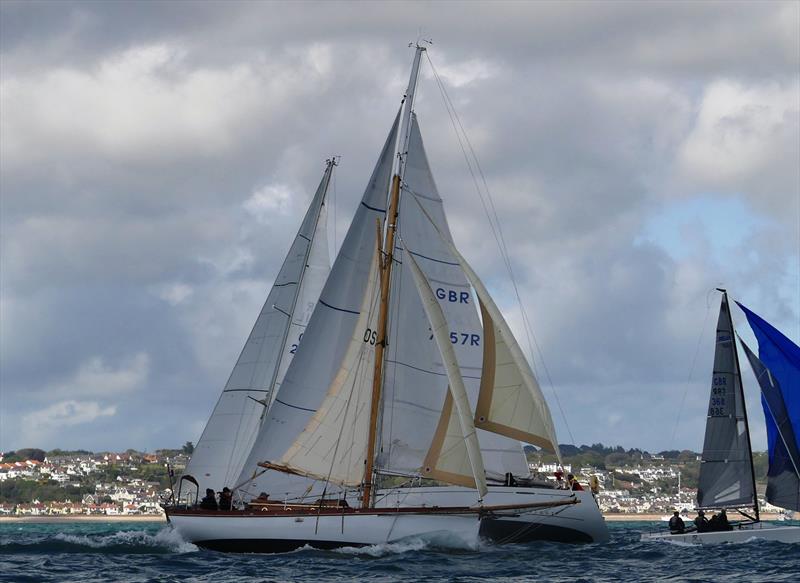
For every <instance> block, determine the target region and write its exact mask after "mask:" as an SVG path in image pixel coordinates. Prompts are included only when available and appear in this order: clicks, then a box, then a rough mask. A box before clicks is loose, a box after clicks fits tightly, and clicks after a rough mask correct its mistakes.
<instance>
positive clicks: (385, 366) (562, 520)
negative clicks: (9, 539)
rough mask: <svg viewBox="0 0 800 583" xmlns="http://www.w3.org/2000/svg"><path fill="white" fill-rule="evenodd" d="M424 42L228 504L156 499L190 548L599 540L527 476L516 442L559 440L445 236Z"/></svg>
mask: <svg viewBox="0 0 800 583" xmlns="http://www.w3.org/2000/svg"><path fill="white" fill-rule="evenodd" d="M424 51H425V49H424V48H423V47H419V46H417V47H416V52H415V56H414V61H413V65H412V71H411V77H410V80H409V84H408V89H407V91H406V94H405V95H404V98H403V102H402V104H401V107H400V111H399V113H398V115H397V118H396V119H395V122H394V124H393V126H392V129H391V131H390V132H389V136H388V138H387V140H386V143H385V145H384V147H383V150H382V152H381V154H380V156H379V159H378V162H377V164H376V166H375V169H374V171H373V173H372V177H371V178H370V180H369V183H368V185H367V188H366V191H365V193H364V196H363V197H362V200H361V202H360V204H359V206H358V209H357V211H356V213H355V216H354V218H353V221H352V223H351V226H350V228H349V230H348V233H347V236H346V237H345V239H344V241H343V243H342V247H341V249H340V250H339V253H338V254H337V257H336V259H335V262H334V265H333V267H332V269H331V271H330V275H329V276H328V278H327V281H326V282H325V285H324V287H323V289H322V291H321V293H320V294H319V298H318V300H317V301H316V306H315V307H314V311H313V314H312V315H311V318H310V320H309V321H308V325H307V328H306V330H305V334H304V336H303V341H302V343H300V345H299V347H298V348H297V350H296V353H295V354H294V355H293V359H292V360H291V363H290V364H289V365H288V368H287V369H286V372H285V375H284V377H283V379H282V383H281V385H280V387H279V389H276V391H275V396H274V398H273V399H272V401H271V402H267V403H265V405H266V406H267V408H266V414H265V416H264V419H263V422H261V423H260V426H259V428H258V432H257V435H256V436H255V438H254V440H253V443H252V446H251V447H250V448H249V452H248V453H247V454H246V459H245V460H244V462H243V463H242V465H241V473H240V475H239V476H238V478H237V479H235V480H231V479H230V476H231V475H232V474H231V473H230V472H229V473H228V474H227V476H228V478H227V479H228V483H227V485H228V486H231V487H233V488H234V490H235V492H236V496H235V498H236V504H235V507H234V508H233V509H232V510H229V511H227V510H226V511H207V510H202V509H200V508H197V507H196V506H190V505H181V504H178V505H174V506H171V507H168V508H167V509H166V511H167V516H168V518H169V520H170V522H171V523H172V524H173V525H174V527H175V528H176V529H178V531H179V532H180V533H181V534H182V535H183V536H184V537H185V538H186V539H187V540H190V541H192V542H194V543H195V544H198V545H200V546H203V547H208V548H213V549H219V550H226V551H241V552H244V551H249V552H254V551H256V552H278V551H287V550H292V549H295V548H298V547H301V546H304V545H311V546H314V547H319V548H332V547H338V546H352V545H371V544H380V543H387V542H395V541H399V540H402V539H406V538H409V537H415V538H424V539H432V540H447V541H452V540H453V539H458V540H460V541H464V542H467V543H472V544H474V543H475V542H477V541H478V539H479V538H485V539H489V540H492V541H496V542H525V541H531V540H554V541H568V542H592V541H604V540H607V538H608V531H607V528H606V525H605V522H604V520H603V518H602V516H601V514H600V512H599V509H598V507H597V505H596V504H595V502H594V499H593V498H592V496H591V494H590V493H589V492H583V491H580V492H571V491H566V490H557V489H553V488H550V487H543V486H542V485H535V484H533V483H532V481H531V480H530V478H529V476H530V474H529V470H528V467H527V463H526V459H525V455H524V453H523V451H522V448H521V445H520V440H522V441H525V442H528V443H532V444H535V445H537V446H540V447H543V448H546V449H549V450H551V451H554V452H556V454H558V441H557V439H556V435H555V430H554V427H553V422H552V419H551V417H550V411H549V409H548V407H547V404H546V402H545V400H544V398H543V396H542V393H541V390H540V389H539V385H538V383H537V381H536V378H535V376H534V375H533V372H532V371H531V369H530V366H529V365H528V363H527V361H526V360H525V358H524V356H523V354H522V351H521V349H520V347H519V346H518V344H517V342H516V340H515V339H514V336H513V334H512V333H511V330H510V328H509V327H508V325H507V323H506V322H505V320H504V318H503V316H502V314H501V313H500V311H499V309H498V308H497V306H496V304H495V303H494V301H493V300H492V298H491V296H490V295H489V293H488V291H487V289H486V287H485V286H484V285H483V283H482V282H481V281H480V279H479V278H478V276H477V275H476V273H475V272H474V271H473V270H472V268H471V267H470V266H469V265H468V264H467V262H466V260H465V259H464V258H463V257H462V256H461V254H460V253H459V252H458V251H457V250H456V248H455V246H454V244H453V241H452V238H451V236H450V232H449V228H448V226H447V220H446V218H445V214H444V208H443V203H442V199H441V198H440V197H439V194H438V190H437V188H436V185H435V183H434V181H433V177H432V174H431V170H430V167H429V165H428V161H427V157H426V155H425V150H424V146H423V143H422V137H421V134H420V129H419V124H418V122H417V119H416V115H415V114H414V112H413V103H414V95H415V90H416V84H417V77H418V74H419V67H420V59H421V56H422V54H423V52H424ZM387 199H388V200H387ZM472 290H474V293H475V295H473V293H472ZM476 296H477V300H478V301H477V306H476V304H475V297H476ZM478 308H479V309H480V317H479V311H478ZM200 486H201V487H206V486H205V485H204V484H203V480H202V476H201V477H200ZM261 492H266V493H269V496H270V501H267V502H265V501H263V500H258V499H257V498H256V496H257V495H258V494H259V493H261Z"/></svg>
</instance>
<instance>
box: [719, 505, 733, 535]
mask: <svg viewBox="0 0 800 583" xmlns="http://www.w3.org/2000/svg"><path fill="white" fill-rule="evenodd" d="M717 529H718V530H733V527H732V526H731V523H730V522H728V513H727V512H725V510H724V509H722V510H720V511H719V521H718V522H717Z"/></svg>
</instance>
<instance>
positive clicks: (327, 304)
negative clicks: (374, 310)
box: [319, 298, 361, 316]
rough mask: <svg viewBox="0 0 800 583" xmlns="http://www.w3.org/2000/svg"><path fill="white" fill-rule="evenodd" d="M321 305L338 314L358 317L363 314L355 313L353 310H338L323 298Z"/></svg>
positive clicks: (320, 301)
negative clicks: (342, 313) (344, 313)
mask: <svg viewBox="0 0 800 583" xmlns="http://www.w3.org/2000/svg"><path fill="white" fill-rule="evenodd" d="M319 303H320V304H322V305H323V306H325V307H326V308H330V309H331V310H336V311H337V312H346V313H348V314H355V315H356V316H358V315H359V314H360V313H361V312H355V311H353V310H347V309H345V308H337V307H336V306H332V305H330V304H329V303H327V302H325V301H324V300H322V299H321V298H320V300H319Z"/></svg>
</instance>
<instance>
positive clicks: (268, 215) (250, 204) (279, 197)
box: [242, 184, 292, 224]
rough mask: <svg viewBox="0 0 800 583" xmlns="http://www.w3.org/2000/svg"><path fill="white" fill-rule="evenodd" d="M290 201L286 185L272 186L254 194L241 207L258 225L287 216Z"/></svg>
mask: <svg viewBox="0 0 800 583" xmlns="http://www.w3.org/2000/svg"><path fill="white" fill-rule="evenodd" d="M291 200H292V196H291V191H290V190H289V188H288V187H287V186H286V185H284V184H274V185H268V186H265V187H263V188H261V189H259V190H257V191H256V192H254V193H253V194H252V196H251V197H250V198H248V199H247V200H246V201H244V203H243V204H242V207H244V210H246V211H247V212H248V213H250V214H251V215H253V216H254V217H255V218H256V220H257V221H258V222H259V223H264V224H266V223H271V222H274V221H277V220H280V219H281V217H286V216H288V215H289V205H290V203H291Z"/></svg>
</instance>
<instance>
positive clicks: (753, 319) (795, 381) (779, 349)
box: [737, 302, 800, 510]
mask: <svg viewBox="0 0 800 583" xmlns="http://www.w3.org/2000/svg"><path fill="white" fill-rule="evenodd" d="M737 303H738V302H737ZM739 307H740V308H742V310H743V311H744V313H745V315H746V316H747V320H748V322H749V323H750V327H751V328H752V329H753V332H754V333H755V336H756V339H757V340H758V347H759V356H760V359H759V358H757V357H756V356H755V355H754V354H753V353H752V352H751V351H750V349H749V348H748V347H747V346H745V351H746V352H747V357H748V359H749V360H750V364H751V365H752V367H753V372H754V373H755V375H756V378H757V379H758V382H759V384H760V385H761V404H762V406H763V408H764V420H765V422H766V426H767V444H768V446H769V471H768V472H767V501H768V502H770V503H771V504H774V505H775V506H780V507H781V508H789V509H791V510H800V472H799V471H798V470H799V469H800V442H799V441H798V436H800V348H799V347H798V346H797V345H796V344H795V343H794V342H792V341H791V340H789V339H788V338H787V337H786V336H784V335H783V334H781V332H779V331H778V330H777V329H776V328H774V327H773V326H772V325H770V324H769V323H768V322H767V321H765V320H764V319H763V318H761V317H760V316H758V315H757V314H755V313H754V312H752V311H750V310H749V309H747V308H746V307H745V306H743V305H742V304H739ZM742 344H743V345H744V343H742Z"/></svg>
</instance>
